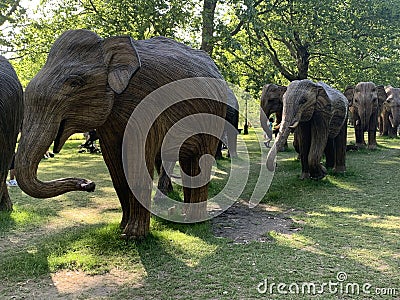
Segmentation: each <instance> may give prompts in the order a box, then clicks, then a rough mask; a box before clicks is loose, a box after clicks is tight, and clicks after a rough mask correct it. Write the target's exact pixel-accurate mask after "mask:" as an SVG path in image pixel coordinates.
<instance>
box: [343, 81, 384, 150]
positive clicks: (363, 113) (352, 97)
mask: <svg viewBox="0 0 400 300" xmlns="http://www.w3.org/2000/svg"><path fill="white" fill-rule="evenodd" d="M344 94H345V96H346V97H347V99H348V100H349V110H350V112H351V115H352V118H353V123H354V131H355V135H356V146H357V147H359V148H365V146H366V143H365V139H364V132H368V149H376V147H377V144H376V131H377V130H376V129H377V126H378V115H379V113H380V107H381V106H382V104H383V102H384V101H385V100H386V96H385V95H386V93H385V90H384V87H383V86H377V85H375V83H373V82H359V83H358V84H357V85H356V86H349V87H347V88H346V91H345V93H344Z"/></svg>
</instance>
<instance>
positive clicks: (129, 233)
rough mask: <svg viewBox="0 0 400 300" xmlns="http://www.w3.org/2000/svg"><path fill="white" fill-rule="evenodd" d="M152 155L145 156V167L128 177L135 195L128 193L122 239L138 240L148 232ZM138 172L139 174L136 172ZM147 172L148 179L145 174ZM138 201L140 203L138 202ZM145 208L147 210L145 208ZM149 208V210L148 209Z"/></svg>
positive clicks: (152, 169) (152, 171)
mask: <svg viewBox="0 0 400 300" xmlns="http://www.w3.org/2000/svg"><path fill="white" fill-rule="evenodd" d="M154 159H155V157H154V155H151V154H148V155H146V166H147V167H146V166H143V167H142V168H139V169H138V170H135V172H132V173H131V174H130V175H129V177H128V178H129V180H131V181H132V183H131V184H132V187H133V190H134V191H135V195H133V194H132V192H131V193H130V197H129V207H130V208H129V213H130V214H129V218H128V223H127V224H126V226H125V228H124V230H123V234H122V237H123V238H125V239H138V238H143V237H145V236H146V235H147V234H148V233H149V230H150V211H149V209H150V205H151V191H152V185H153V180H152V179H153V173H154ZM138 171H139V172H138ZM146 172H148V173H149V174H150V177H149V176H148V175H147V174H145V173H146ZM138 199H140V201H139V200H138ZM146 207H147V208H146ZM148 208H149V209H148Z"/></svg>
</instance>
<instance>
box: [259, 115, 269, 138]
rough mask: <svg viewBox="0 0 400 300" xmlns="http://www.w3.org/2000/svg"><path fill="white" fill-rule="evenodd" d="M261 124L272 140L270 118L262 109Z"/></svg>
mask: <svg viewBox="0 0 400 300" xmlns="http://www.w3.org/2000/svg"><path fill="white" fill-rule="evenodd" d="M260 123H261V127H262V129H263V130H264V132H265V133H266V135H267V136H268V138H270V139H272V129H271V128H270V127H269V120H268V116H267V115H266V114H265V112H264V110H263V109H262V108H260Z"/></svg>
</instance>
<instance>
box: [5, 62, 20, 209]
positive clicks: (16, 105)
mask: <svg viewBox="0 0 400 300" xmlns="http://www.w3.org/2000/svg"><path fill="white" fill-rule="evenodd" d="M22 115H23V98H22V87H21V84H20V82H19V80H18V77H17V74H16V73H15V71H14V69H13V67H12V66H11V64H10V63H9V62H8V61H7V59H6V58H4V57H3V56H0V116H1V117H0V144H1V149H0V210H3V211H10V210H12V203H11V200H10V196H9V194H8V190H7V185H6V179H7V175H8V170H9V168H10V165H11V161H12V158H13V155H14V151H15V144H16V143H17V136H18V132H19V129H20V127H21V122H22V117H23V116H22Z"/></svg>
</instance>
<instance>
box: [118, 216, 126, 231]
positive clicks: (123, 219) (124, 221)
mask: <svg viewBox="0 0 400 300" xmlns="http://www.w3.org/2000/svg"><path fill="white" fill-rule="evenodd" d="M127 224H128V218H125V217H122V220H121V222H120V223H119V228H120V229H122V230H123V229H124V228H125V227H126V225H127Z"/></svg>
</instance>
